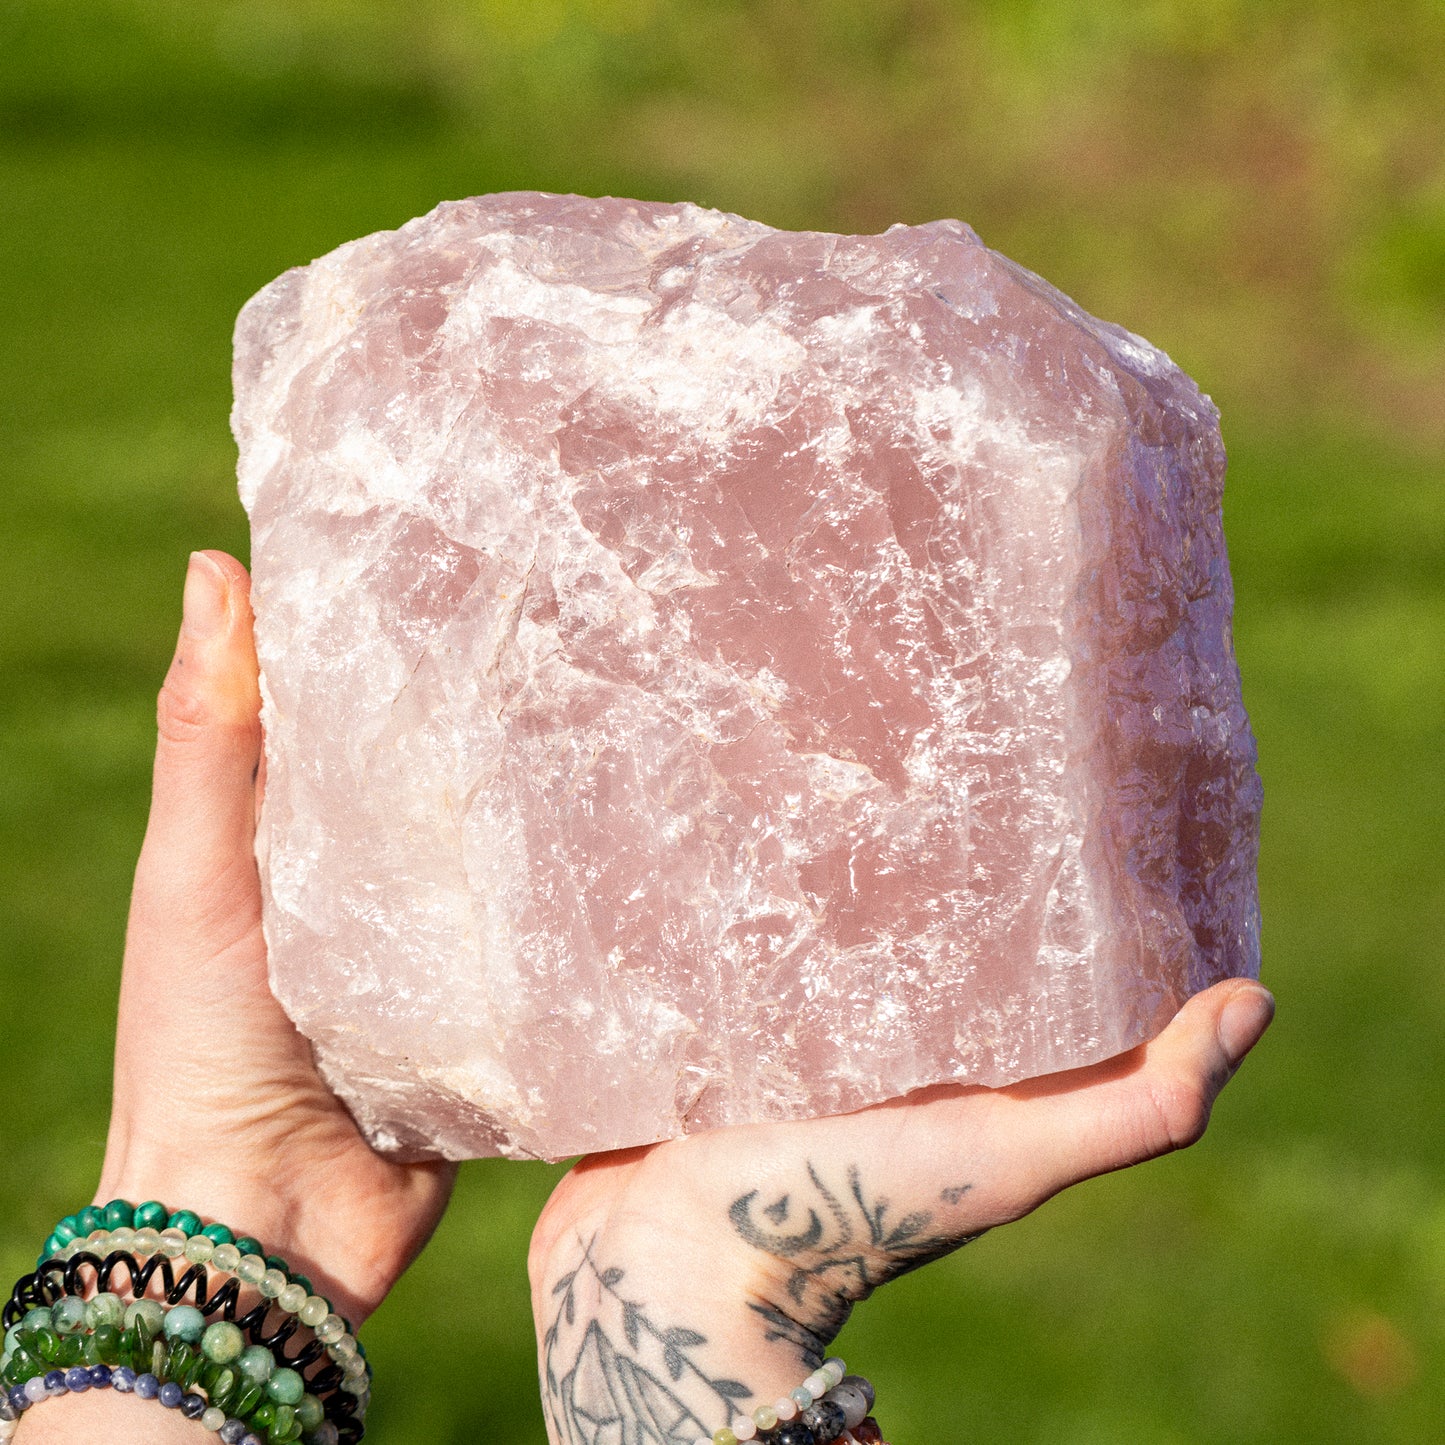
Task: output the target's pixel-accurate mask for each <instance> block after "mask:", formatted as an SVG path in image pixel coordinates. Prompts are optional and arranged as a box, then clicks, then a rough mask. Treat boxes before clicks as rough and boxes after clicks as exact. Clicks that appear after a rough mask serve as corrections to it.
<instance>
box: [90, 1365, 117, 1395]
mask: <svg viewBox="0 0 1445 1445" xmlns="http://www.w3.org/2000/svg"><path fill="white" fill-rule="evenodd" d="M114 1378H115V1377H114V1375H113V1374H112V1373H111V1368H110V1366H109V1365H92V1366H91V1367H90V1388H91V1389H92V1390H108V1389H110V1387H111V1383H112V1381H113V1380H114Z"/></svg>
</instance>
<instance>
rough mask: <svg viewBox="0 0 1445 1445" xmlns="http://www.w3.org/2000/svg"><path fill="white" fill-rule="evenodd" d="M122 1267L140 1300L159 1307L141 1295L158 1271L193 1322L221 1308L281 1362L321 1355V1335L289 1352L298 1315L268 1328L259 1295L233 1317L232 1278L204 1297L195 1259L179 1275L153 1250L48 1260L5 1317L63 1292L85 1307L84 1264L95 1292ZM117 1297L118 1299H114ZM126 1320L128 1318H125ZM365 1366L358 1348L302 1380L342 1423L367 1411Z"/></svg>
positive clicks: (266, 1303)
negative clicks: (142, 1254) (191, 1302)
mask: <svg viewBox="0 0 1445 1445" xmlns="http://www.w3.org/2000/svg"><path fill="white" fill-rule="evenodd" d="M121 1267H123V1268H124V1269H125V1271H126V1273H127V1276H128V1278H129V1282H130V1289H129V1293H130V1294H131V1295H132V1296H133V1297H134V1298H135V1299H136V1300H137V1301H139V1302H140V1303H141V1304H149V1306H150V1307H151V1308H152V1309H154V1310H156V1311H157V1312H158V1313H159V1312H160V1306H159V1305H158V1304H157V1303H156V1302H155V1301H145V1300H144V1299H143V1298H142V1297H143V1296H144V1294H145V1292H146V1289H147V1287H148V1285H149V1283H150V1281H151V1278H152V1276H153V1275H154V1274H155V1273H156V1272H157V1271H159V1272H160V1275H161V1281H162V1285H163V1290H164V1298H165V1300H166V1302H167V1304H169V1305H172V1306H176V1307H181V1308H189V1307H186V1306H182V1301H183V1300H184V1299H185V1297H186V1296H187V1295H188V1294H190V1293H192V1292H194V1295H195V1300H196V1306H195V1310H196V1314H197V1323H198V1324H199V1325H200V1326H201V1327H204V1316H206V1315H212V1314H216V1313H217V1312H220V1313H221V1314H222V1315H223V1317H224V1319H225V1320H226V1321H227V1322H228V1323H233V1324H235V1325H236V1326H237V1328H238V1329H241V1330H243V1331H245V1332H246V1334H247V1335H248V1336H249V1337H250V1339H251V1341H252V1343H253V1344H254V1345H258V1346H260V1347H262V1348H263V1349H264V1350H268V1351H270V1352H271V1353H272V1354H273V1355H274V1357H275V1361H276V1363H277V1364H278V1365H279V1366H282V1367H286V1368H290V1369H293V1370H296V1371H298V1372H299V1371H301V1370H304V1369H306V1368H307V1367H308V1366H309V1365H311V1364H313V1363H315V1362H316V1361H317V1360H319V1359H320V1358H321V1355H322V1353H323V1351H324V1349H325V1347H324V1346H322V1345H321V1343H320V1342H319V1341H315V1340H313V1341H312V1342H311V1343H309V1344H307V1345H306V1346H305V1347H304V1348H303V1349H302V1350H301V1351H300V1352H299V1353H298V1354H296V1355H295V1356H293V1357H287V1356H286V1354H285V1353H284V1350H283V1346H284V1344H285V1342H286V1341H287V1340H288V1339H289V1338H290V1337H291V1336H292V1335H294V1334H295V1333H296V1330H297V1328H298V1321H297V1319H296V1317H294V1316H287V1317H286V1318H285V1319H283V1321H282V1323H281V1325H280V1327H279V1328H278V1329H276V1330H275V1332H274V1333H271V1334H267V1333H266V1323H267V1320H268V1318H269V1312H270V1306H271V1303H272V1302H271V1301H270V1300H267V1299H264V1298H263V1299H262V1300H261V1302H260V1303H259V1304H258V1305H257V1306H256V1307H255V1308H254V1309H252V1310H251V1311H250V1312H249V1313H248V1314H246V1315H244V1316H243V1317H241V1318H240V1319H237V1317H236V1310H237V1300H238V1299H239V1295H240V1287H239V1285H238V1284H237V1283H236V1282H235V1281H234V1280H231V1281H227V1282H226V1283H225V1284H223V1285H222V1286H221V1287H220V1288H219V1289H218V1290H217V1291H216V1292H215V1293H214V1294H213V1295H211V1296H210V1297H209V1298H208V1297H207V1294H206V1291H207V1288H208V1285H209V1280H208V1277H207V1274H206V1269H205V1266H203V1265H193V1266H192V1267H191V1268H190V1269H188V1270H187V1271H186V1272H185V1273H184V1274H183V1275H182V1276H181V1277H180V1279H179V1280H177V1279H176V1278H175V1274H174V1271H173V1270H172V1269H171V1263H170V1260H169V1259H168V1258H166V1257H165V1256H161V1255H156V1256H152V1257H151V1258H149V1259H147V1260H146V1262H145V1263H144V1264H138V1263H137V1261H136V1259H135V1257H134V1256H133V1255H130V1254H127V1253H125V1252H123V1251H114V1252H112V1253H111V1254H110V1255H108V1256H107V1257H106V1258H105V1259H104V1260H101V1259H100V1258H99V1257H98V1256H97V1255H94V1254H91V1253H88V1252H86V1253H81V1254H77V1255H74V1256H72V1258H71V1259H70V1260H69V1261H68V1262H67V1263H66V1264H65V1265H64V1266H61V1265H60V1264H59V1263H58V1262H54V1261H52V1262H50V1263H48V1264H47V1265H46V1266H45V1267H44V1268H42V1269H41V1270H38V1271H36V1273H35V1274H34V1275H30V1276H26V1277H25V1278H24V1279H22V1280H21V1281H20V1282H19V1283H18V1284H17V1285H16V1288H15V1293H14V1295H12V1298H11V1302H10V1305H7V1307H6V1312H5V1318H6V1319H7V1321H8V1320H9V1319H11V1318H12V1317H13V1313H14V1308H15V1307H18V1305H20V1304H23V1303H27V1302H33V1303H34V1304H35V1305H38V1306H39V1307H41V1308H44V1307H46V1306H49V1307H50V1308H52V1309H56V1308H58V1307H59V1301H61V1300H63V1299H65V1298H66V1297H73V1298H74V1304H75V1305H77V1306H79V1307H80V1308H81V1309H85V1308H87V1307H86V1306H85V1304H84V1301H83V1300H82V1299H80V1298H79V1297H80V1296H82V1295H84V1294H85V1293H86V1291H85V1288H84V1286H83V1285H82V1283H81V1280H80V1271H81V1270H82V1269H85V1268H92V1269H94V1270H95V1275H96V1278H95V1285H96V1290H97V1294H98V1295H100V1294H104V1293H106V1292H107V1291H108V1290H109V1287H110V1284H111V1281H112V1277H113V1275H114V1272H115V1271H116V1270H117V1269H118V1268H121ZM116 1303H117V1304H119V1300H118V1299H117V1301H116ZM135 1308H136V1306H132V1310H134V1309H135ZM56 1323H57V1324H59V1323H60V1321H59V1320H58V1319H57V1321H56ZM79 1323H80V1321H79V1320H75V1321H71V1322H69V1327H70V1328H74V1327H76V1326H78V1325H79ZM101 1323H105V1321H101ZM127 1323H129V1319H128V1320H127ZM58 1332H59V1333H66V1332H68V1331H67V1330H66V1329H62V1330H60V1331H58ZM366 1371H367V1366H366V1362H365V1359H364V1357H362V1356H361V1355H360V1354H359V1353H358V1354H357V1355H355V1356H353V1357H352V1358H351V1359H348V1360H346V1361H345V1362H344V1363H343V1364H337V1363H336V1362H335V1361H333V1362H332V1363H329V1364H327V1365H326V1366H324V1367H323V1368H322V1369H321V1370H319V1371H317V1372H316V1373H315V1374H314V1375H312V1376H311V1377H310V1378H309V1379H307V1381H306V1384H307V1386H308V1387H309V1388H310V1389H311V1390H312V1392H313V1393H315V1394H317V1395H319V1396H322V1397H331V1398H328V1411H327V1413H328V1415H330V1416H331V1417H332V1418H333V1419H335V1420H336V1422H337V1424H338V1425H344V1424H345V1422H346V1421H347V1420H348V1419H349V1418H350V1417H352V1416H356V1417H358V1418H364V1416H365V1410H366V1405H367V1403H368V1402H369V1398H370V1390H369V1379H368V1377H367V1373H366Z"/></svg>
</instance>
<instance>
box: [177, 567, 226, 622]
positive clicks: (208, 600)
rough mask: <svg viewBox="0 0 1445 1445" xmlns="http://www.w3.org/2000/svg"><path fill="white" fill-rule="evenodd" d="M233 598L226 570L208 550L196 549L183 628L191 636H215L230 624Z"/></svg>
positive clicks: (184, 601)
mask: <svg viewBox="0 0 1445 1445" xmlns="http://www.w3.org/2000/svg"><path fill="white" fill-rule="evenodd" d="M229 600H230V584H229V583H228V582H227V581H226V574H225V573H224V572H223V571H222V570H221V569H220V567H218V566H217V565H216V563H215V562H214V561H213V560H212V559H211V558H210V557H208V556H206V554H205V553H204V552H192V553H191V560H190V565H189V566H188V567H187V568H186V591H185V596H184V598H183V599H182V602H181V630H182V631H183V632H185V633H186V635H187V636H189V637H196V638H202V637H212V636H214V635H215V634H216V633H218V632H219V631H220V630H221V629H222V628H223V627H224V626H225V625H226V619H227V615H228V613H229V610H230V609H229Z"/></svg>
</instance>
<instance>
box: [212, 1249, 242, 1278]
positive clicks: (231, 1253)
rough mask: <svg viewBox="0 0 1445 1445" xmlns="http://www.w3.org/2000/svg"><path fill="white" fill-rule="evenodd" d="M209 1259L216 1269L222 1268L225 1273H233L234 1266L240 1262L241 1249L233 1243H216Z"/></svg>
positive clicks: (234, 1270)
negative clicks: (214, 1250)
mask: <svg viewBox="0 0 1445 1445" xmlns="http://www.w3.org/2000/svg"><path fill="white" fill-rule="evenodd" d="M211 1261H212V1263H213V1264H214V1265H215V1266H216V1268H217V1269H223V1270H225V1271H226V1273H227V1274H235V1272H236V1266H237V1265H239V1264H240V1263H241V1251H240V1250H239V1249H237V1248H236V1246H235V1245H234V1244H218V1245H217V1246H216V1252H215V1254H213V1255H212V1256H211Z"/></svg>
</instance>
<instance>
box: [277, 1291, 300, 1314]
mask: <svg viewBox="0 0 1445 1445" xmlns="http://www.w3.org/2000/svg"><path fill="white" fill-rule="evenodd" d="M276 1303H277V1304H278V1305H280V1306H281V1308H282V1309H283V1310H285V1311H286V1313H287V1314H288V1315H294V1314H295V1313H296V1311H297V1310H299V1309H300V1308H301V1306H302V1305H304V1304H305V1303H306V1291H305V1290H304V1289H302V1288H301V1286H300V1285H299V1284H288V1285H287V1286H286V1288H285V1289H283V1290H282V1291H281V1293H280V1294H278V1295H277V1296H276Z"/></svg>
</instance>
